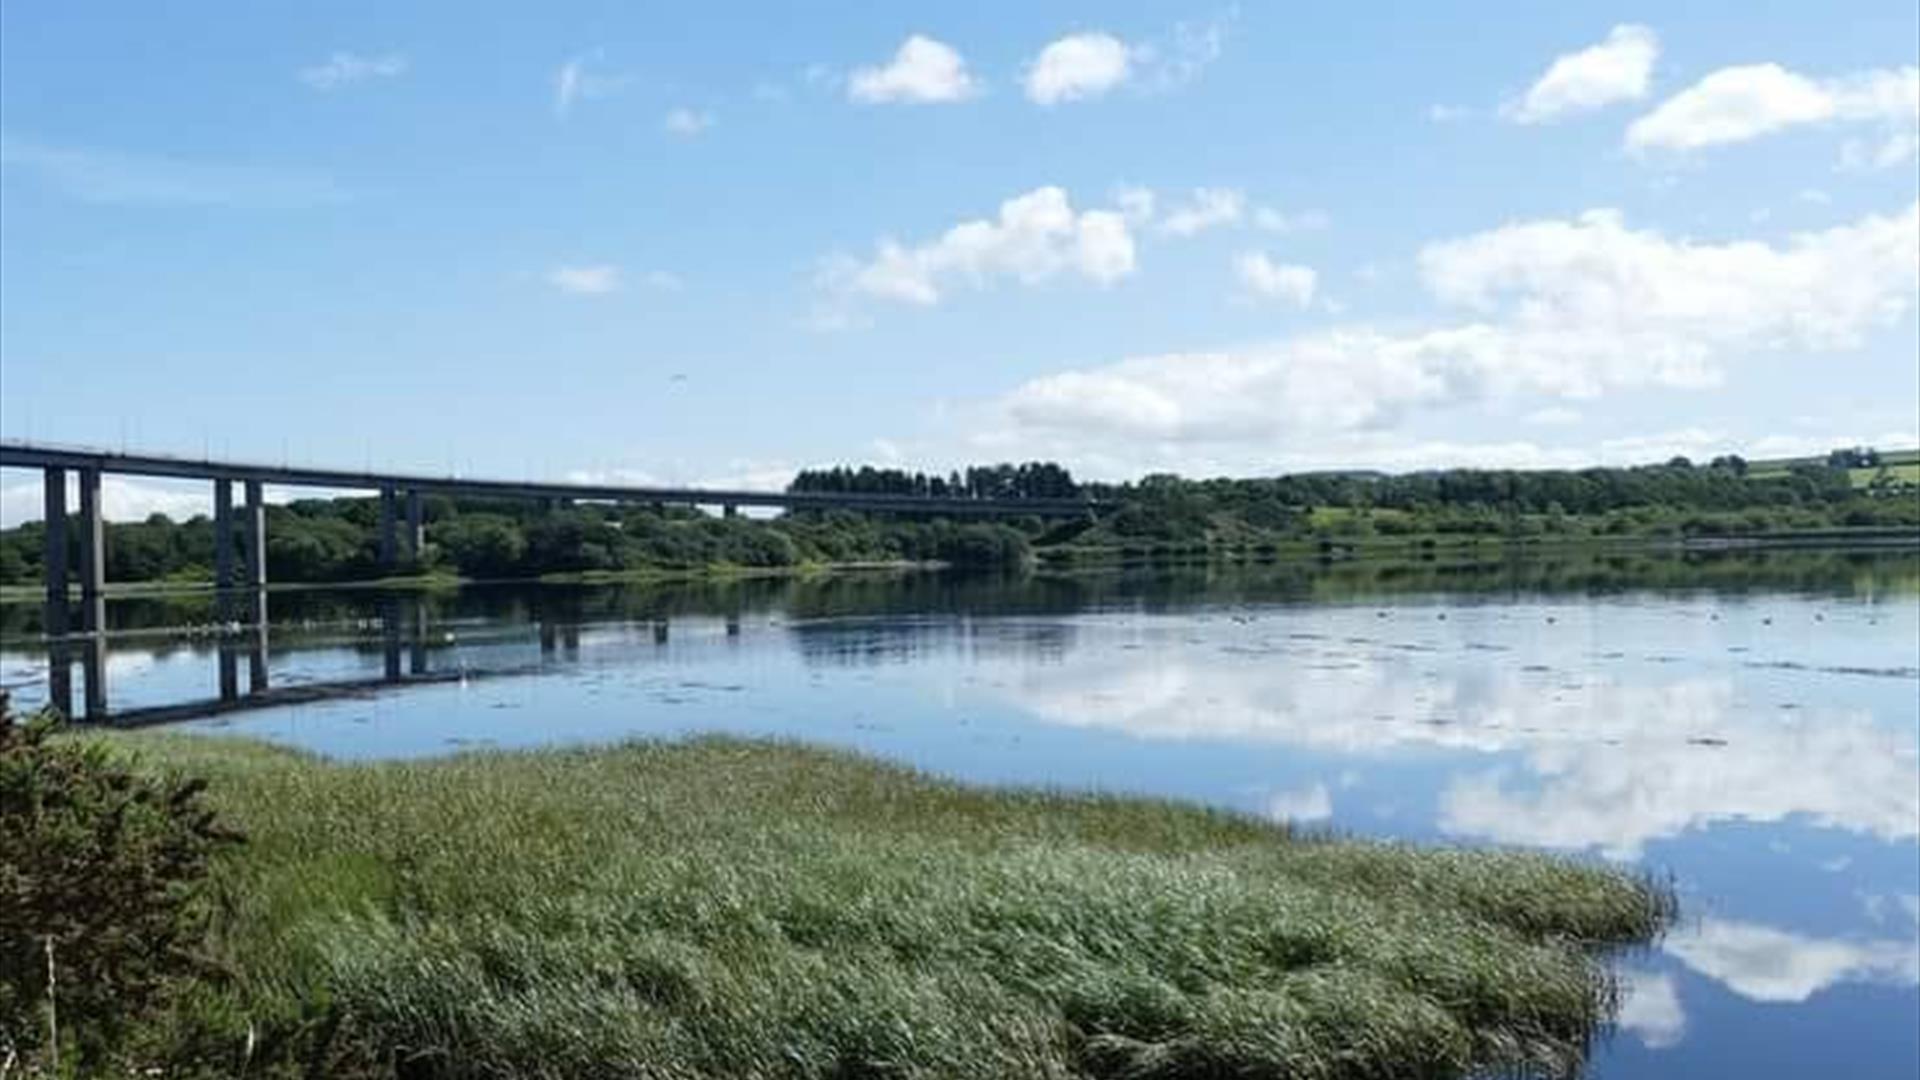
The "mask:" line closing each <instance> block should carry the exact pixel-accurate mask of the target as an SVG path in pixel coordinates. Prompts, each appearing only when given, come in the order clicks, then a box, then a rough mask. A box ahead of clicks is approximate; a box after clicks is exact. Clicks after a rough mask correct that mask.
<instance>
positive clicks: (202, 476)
mask: <svg viewBox="0 0 1920 1080" xmlns="http://www.w3.org/2000/svg"><path fill="white" fill-rule="evenodd" d="M0 467H13V468H25V469H46V468H64V469H97V470H99V471H100V472H102V473H117V474H121V475H129V476H157V477H170V478H175V479H185V480H227V481H242V482H245V481H253V482H256V483H267V484H275V485H279V486H283V487H315V488H334V489H349V490H368V491H379V490H406V491H418V492H422V493H434V494H442V495H473V496H488V497H497V498H523V499H576V500H586V501H590V502H640V503H671V504H676V505H692V506H770V507H778V508H781V509H787V510H861V511H879V512H888V513H928V514H950V515H965V516H982V517H995V516H999V517H1011V516H1022V515H1035V516H1039V517H1063V516H1076V515H1080V514H1085V513H1087V512H1088V511H1090V510H1093V509H1095V508H1096V505H1095V504H1094V503H1093V501H1091V500H1087V499H1077V498H1076V499H973V498H950V497H933V496H921V495H888V494H872V493H861V492H824V491H754V490H749V489H745V488H691V487H655V486H641V485H626V484H568V483H551V482H543V481H529V480H489V479H477V478H470V477H460V476H430V475H423V474H417V473H398V472H356V471H353V470H349V469H318V468H306V467H302V466H294V465H270V464H264V463H261V462H243V461H216V460H212V459H205V460H197V459H193V458H185V457H177V456H173V455H168V454H141V453H126V452H120V451H113V450H102V449H97V448H89V447H77V446H58V445H50V444H45V443H29V442H22V441H19V440H12V439H7V440H0Z"/></svg>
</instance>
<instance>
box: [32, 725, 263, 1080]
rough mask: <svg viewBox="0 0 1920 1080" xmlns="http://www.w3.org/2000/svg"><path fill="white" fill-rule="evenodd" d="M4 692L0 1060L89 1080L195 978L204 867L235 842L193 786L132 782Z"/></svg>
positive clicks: (96, 750) (136, 778) (113, 763)
mask: <svg viewBox="0 0 1920 1080" xmlns="http://www.w3.org/2000/svg"><path fill="white" fill-rule="evenodd" d="M57 722H58V721H57V718H56V717H54V716H53V714H51V713H42V714H40V715H39V716H35V717H31V718H28V719H27V720H25V721H24V722H21V721H17V720H16V719H15V718H14V717H13V715H12V714H11V712H10V711H9V710H8V708H7V703H6V697H5V695H4V694H0V1061H4V1060H5V1059H6V1057H7V1056H8V1055H9V1054H17V1055H19V1057H20V1058H22V1059H23V1060H24V1061H25V1062H26V1064H27V1067H28V1068H29V1069H30V1070H31V1069H32V1068H34V1067H35V1066H36V1064H41V1063H43V1064H44V1066H45V1067H47V1068H50V1069H52V1070H55V1071H58V1070H61V1069H68V1070H72V1069H77V1070H78V1071H79V1072H80V1073H81V1074H84V1075H94V1074H96V1073H97V1072H102V1071H105V1070H104V1064H105V1063H106V1062H108V1061H110V1060H112V1059H113V1057H114V1056H115V1054H116V1051H117V1050H118V1049H119V1048H120V1043H121V1041H122V1040H123V1039H124V1038H125V1037H126V1036H127V1035H128V1034H129V1032H130V1031H131V1030H132V1029H133V1025H134V1024H135V1023H136V1022H137V1021H139V1020H141V1019H142V1018H145V1017H147V1016H149V1015H152V1014H153V1013H154V1012H155V1011H156V1010H157V1009H158V1008H159V1007H160V1005H161V1004H162V1003H163V1001H164V1000H165V999H166V998H167V996H168V992H169V990H170V989H171V988H172V987H173V986H174V985H176V984H177V982H178V981H179V980H180V979H182V978H183V977H185V976H187V975H190V974H193V973H195V971H196V969H197V968H198V966H199V965H198V962H197V961H196V959H195V950H196V949H197V947H198V946H199V944H200V941H201V938H202V936H203V933H204V930H205V926H206V916H207V913H208V912H207V905H206V904H205V903H204V902H203V899H202V892H201V883H202V881H203V879H204V877H205V875H206V871H207V861H208V858H209V857H210V856H211V855H212V854H213V852H214V851H215V850H216V849H218V848H219V847H221V846H223V845H225V844H227V843H229V842H232V841H234V840H236V839H237V838H238V837H237V834H234V833H231V832H228V831H227V830H225V829H223V828H221V827H220V825H219V824H218V823H216V821H215V820H214V815H213V812H212V811H210V810H208V809H206V808H204V807H203V806H202V805H201V802H200V795H201V791H202V789H203V788H204V787H205V784H204V782H203V781H198V780H178V779H171V778H168V779H161V778H156V777H154V776H151V775H146V774H140V773H135V772H133V771H131V770H129V769H127V768H124V767H123V766H122V764H121V763H120V762H119V761H118V760H117V759H116V758H115V757H114V755H113V754H111V753H110V752H109V751H108V749H107V748H106V747H105V746H103V745H101V744H99V743H94V742H88V741H84V740H78V739H64V738H55V737H54V735H53V733H54V729H55V727H56V726H57Z"/></svg>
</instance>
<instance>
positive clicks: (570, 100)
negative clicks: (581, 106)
mask: <svg viewBox="0 0 1920 1080" xmlns="http://www.w3.org/2000/svg"><path fill="white" fill-rule="evenodd" d="M601 55H602V53H601V50H599V49H595V50H594V51H592V52H589V53H582V54H581V55H579V56H576V57H574V58H572V59H571V60H568V61H567V62H566V63H564V64H561V65H560V69H559V70H558V71H556V72H554V73H553V111H554V115H556V116H560V117H565V116H566V115H567V114H568V113H570V112H572V111H573V106H574V105H575V104H576V103H577V102H581V101H591V100H593V99H595V98H603V97H609V96H611V95H613V94H616V93H618V92H619V91H620V90H621V89H622V88H624V87H625V86H626V85H627V83H628V82H629V81H631V80H630V78H629V77H628V76H626V75H605V74H601V73H600V72H596V71H593V70H591V68H590V65H591V64H593V63H595V62H597V61H598V60H599V59H600V57H601Z"/></svg>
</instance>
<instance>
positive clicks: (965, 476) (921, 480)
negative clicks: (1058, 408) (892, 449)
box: [787, 461, 1080, 499]
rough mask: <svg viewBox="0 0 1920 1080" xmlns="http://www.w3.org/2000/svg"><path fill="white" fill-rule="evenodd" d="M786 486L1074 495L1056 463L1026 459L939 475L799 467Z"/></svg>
mask: <svg viewBox="0 0 1920 1080" xmlns="http://www.w3.org/2000/svg"><path fill="white" fill-rule="evenodd" d="M787 490H788V491H793V492H832V493H835V494H862V495H917V496H921V497H923V498H936V499H938V498H953V499H1070V498H1073V497H1074V496H1076V495H1079V494H1080V485H1078V484H1076V483H1074V481H1073V474H1072V473H1070V472H1068V471H1067V470H1066V469H1065V468H1063V467H1062V466H1060V465H1057V464H1055V463H1053V462H1051V461H1029V462H1025V463H1022V464H1019V465H1013V464H999V465H970V466H968V467H967V468H966V469H965V470H960V469H955V470H953V471H951V472H949V473H948V474H947V475H945V476H941V475H939V474H938V473H923V472H907V471H906V470H904V469H894V468H879V469H876V468H874V467H873V466H871V465H861V466H859V467H857V468H853V467H848V466H845V465H836V466H832V467H830V468H824V469H802V470H800V472H799V473H798V474H797V475H795V476H794V478H793V481H792V483H789V484H788V485H787Z"/></svg>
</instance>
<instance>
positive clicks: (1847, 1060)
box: [0, 554, 1920, 1080]
mask: <svg viewBox="0 0 1920 1080" xmlns="http://www.w3.org/2000/svg"><path fill="white" fill-rule="evenodd" d="M269 606H270V611H269V615H270V619H269V626H268V629H267V631H266V633H265V634H264V635H260V634H257V633H254V632H251V631H245V632H241V633H238V634H232V635H227V636H224V637H215V636H211V635H207V634H204V633H203V634H200V635H195V634H192V633H190V632H186V631H184V630H183V629H182V628H189V627H192V626H193V625H195V624H205V623H207V622H209V621H210V620H211V614H210V612H209V610H208V608H207V606H206V605H205V604H204V603H200V602H189V603H180V602H170V603H161V602H155V601H124V602H115V603H114V604H112V605H111V606H110V610H109V613H108V614H109V622H110V625H111V626H112V627H113V628H114V633H113V634H112V635H111V636H110V638H109V641H108V645H107V647H106V649H105V650H104V653H100V652H93V653H88V652H86V651H85V650H82V651H81V652H79V653H76V654H74V655H72V656H70V657H68V658H67V659H69V660H70V661H71V663H72V664H73V666H72V668H71V671H72V676H71V678H72V680H73V685H74V689H73V691H72V693H73V695H74V699H75V702H76V705H79V704H80V703H82V702H83V701H84V699H85V697H86V690H85V686H86V684H87V682H88V679H87V675H88V674H91V675H92V676H93V677H94V679H93V684H94V686H95V688H96V693H97V692H98V691H99V690H101V689H103V690H104V696H105V702H104V704H105V705H106V707H107V708H108V709H109V710H111V711H113V712H115V713H117V714H120V715H122V716H126V717H129V718H131V719H139V718H140V717H141V716H142V710H149V711H147V712H146V713H145V715H146V716H147V717H153V716H155V715H156V714H155V713H154V712H152V711H151V710H155V709H161V708H165V707H168V706H178V705H182V704H184V703H196V707H206V708H224V709H226V710H227V711H224V712H221V713H219V714H217V715H213V716H208V717H204V718H202V719H197V720H192V721H188V722H185V723H184V724H183V725H182V726H184V727H186V728H187V729H189V730H194V731H204V732H208V733H216V732H217V733H230V734H244V735H252V736H258V737H262V738H267V739H272V740H275V741H279V742H283V743H288V744H292V745H296V746H302V747H308V748H312V749H315V750H318V751H321V752H323V753H326V754H331V755H337V756H340V757H352V758H361V757H397V756H414V755H425V754H438V753H446V752H449V751H452V750H455V749H457V748H460V747H470V746H527V745H536V744H544V743H556V742H578V741H591V740H606V739H616V738H620V737H624V736H629V735H677V734H682V733H687V732H699V731H727V732H740V733H752V734H774V735H781V736H790V737H796V738H804V739H812V740H820V741H823V742H831V743H836V744H841V745H846V746H854V747H858V748H860V749H863V750H867V751H871V752H873V753H876V754H881V755H884V756H887V757H890V758H894V759H898V760H902V761H907V762H912V763H914V764H917V765H921V766H924V767H927V768H929V769H933V770H937V771H939V772H942V773H947V774H951V775H955V776H960V777H965V778H968V779H973V780H980V781H989V782H1012V783H1022V784H1049V785H1062V786H1069V787H1083V788H1101V789H1106V790H1112V791H1126V792H1143V793H1151V794H1156V795H1168V796H1177V797H1180V798H1185V799H1195V800H1203V801H1206V802H1210V803H1215V804H1219V805H1223V806H1230V807H1235V808H1238V809H1242V810H1247V811H1251V812H1254V813H1259V814H1266V815H1271V816H1274V817H1284V818H1290V819H1293V820H1296V821H1302V822H1312V823H1315V824H1320V825H1328V826H1332V827H1335V828H1339V829H1347V830H1353V831H1357V832H1362V833H1367V834H1373V835H1385V836H1396V837H1407V838H1412V839H1416V840H1422V841H1449V842H1456V843H1470V844H1508V845H1524V846H1532V847H1542V848H1549V849H1553V850H1557V851H1563V852H1569V853H1575V854H1578V855H1580V856H1582V857H1587V858H1593V859H1604V860H1613V861H1616V862H1619V863H1623V864H1629V865H1636V866H1644V867H1647V868H1650V869H1653V870H1655V871H1657V872H1660V873H1662V874H1671V875H1672V877H1673V879H1674V880H1675V881H1676V883H1677V885H1678V887H1679V889H1680V891H1681V894H1682V898H1683V907H1684V911H1683V915H1684V917H1683V923H1682V925H1681V926H1680V927H1679V928H1678V929H1677V930H1676V931H1675V932H1674V933H1673V934H1671V935H1670V936H1669V937H1668V939H1667V940H1666V941H1665V942H1663V943H1662V944H1661V945H1660V946H1658V947H1656V948H1654V949H1652V950H1648V951H1645V952H1643V953H1641V954H1638V955H1634V956H1630V957H1627V958H1625V959H1624V960H1623V961H1622V970H1623V973H1624V977H1625V981H1626V985H1627V987H1628V988H1629V997H1628V999H1627V1002H1626V1005H1625V1008H1624V1010H1623V1013H1622V1017H1621V1024H1620V1030H1619V1031H1618V1032H1616V1033H1615V1034H1614V1035H1613V1037H1612V1038H1611V1039H1610V1040H1609V1042H1608V1043H1607V1045H1606V1046H1604V1047H1603V1048H1602V1050H1601V1053H1600V1055H1599V1057H1598V1060H1597V1061H1596V1063H1595V1065H1594V1068H1593V1073H1594V1075H1597V1076H1606V1077H1666V1076H1675V1077H1678V1076H1700V1075H1729V1076H1731V1075H1745V1076H1800V1075H1806V1074H1808V1073H1811V1072H1813V1071H1815V1070H1816V1069H1817V1070H1822V1071H1824V1072H1825V1073H1827V1074H1828V1075H1835V1076H1849V1077H1881V1076H1884V1077H1899V1078H1902V1080H1911V1078H1912V1077H1914V1076H1915V1075H1916V1072H1917V1071H1920V558H1915V557H1913V556H1910V555H1909V556H1884V555H1882V556H1872V557H1869V556H1842V555H1831V554H1823V555H1804V554H1803V555H1792V556H1783V555H1773V556H1739V557H1720V558H1713V559H1693V560H1681V559H1677V558H1676V559H1665V558H1652V557H1634V558H1622V559H1603V560H1590V561H1581V562H1575V563H1529V564H1519V565H1513V566H1503V567H1497V568H1490V569H1470V568H1444V567H1436V566H1431V565H1426V566H1414V567H1402V568H1378V567H1367V566H1353V565H1349V566H1341V567H1333V568H1328V569H1325V570H1322V571H1313V572H1307V571H1298V570H1285V569H1278V568H1268V569H1258V568H1255V569H1245V570H1236V571H1231V572H1228V571H1215V572H1183V573H1174V572H1159V573H1138V574H1133V573H1129V574H1115V575H1107V576H1099V577H1088V578H1081V579H1071V580H1068V579H1031V578H1030V579H1025V580H1020V581H1006V580H951V579H942V578H939V577H933V576H920V577H911V578H904V579H887V578H871V579H836V580H831V581H822V582H812V583H793V582H784V583H769V582H761V583H752V584H748V585H742V586H739V587H731V588H721V587H712V586H706V587H699V586H693V587H677V588H570V589H563V588H542V589H524V588H519V589H508V588H499V589H491V588H489V589H469V590H466V591H463V592H460V593H458V594H448V595H432V596H427V597H420V596H416V595H412V594H408V595H401V596H396V595H390V594H383V593H378V592H365V591H359V592H305V593H285V594H276V595H274V596H272V597H271V598H270V605H269ZM0 631H4V646H3V647H0V682H5V683H6V684H8V685H11V686H13V687H14V688H15V694H16V697H17V699H18V700H20V701H21V702H22V703H24V704H27V705H31V704H33V703H34V702H36V701H39V700H44V697H45V694H46V692H47V681H46V673H47V653H46V651H45V649H44V648H43V647H42V646H41V645H40V644H39V642H38V640H37V638H36V637H35V635H36V634H37V632H38V613H37V611H35V610H34V609H33V608H32V607H30V606H12V607H5V608H0ZM289 696H298V697H301V698H303V700H299V701H293V702H289V701H287V700H286V698H287V697H289ZM223 697H224V699H225V701H224V703H223V702H222V699H223ZM256 706H258V707H256Z"/></svg>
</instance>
